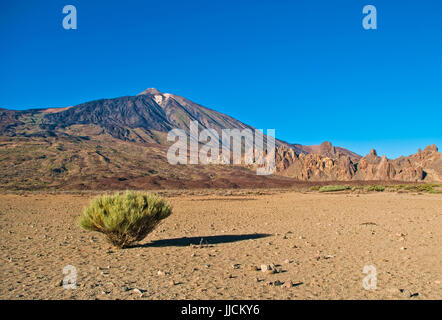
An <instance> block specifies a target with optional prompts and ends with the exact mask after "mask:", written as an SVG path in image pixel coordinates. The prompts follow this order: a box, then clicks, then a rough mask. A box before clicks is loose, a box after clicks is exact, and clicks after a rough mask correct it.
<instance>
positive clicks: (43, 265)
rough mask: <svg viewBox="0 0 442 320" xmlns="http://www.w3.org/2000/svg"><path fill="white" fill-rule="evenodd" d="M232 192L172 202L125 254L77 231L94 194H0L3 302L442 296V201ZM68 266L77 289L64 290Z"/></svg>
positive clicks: (421, 197)
mask: <svg viewBox="0 0 442 320" xmlns="http://www.w3.org/2000/svg"><path fill="white" fill-rule="evenodd" d="M235 192H237V194H234V193H233V194H232V193H227V194H226V193H225V192H224V193H222V192H221V193H219V192H218V193H216V192H212V193H211V192H210V191H208V192H206V194H205V195H198V194H187V195H186V194H182V195H173V193H172V194H171V195H169V196H168V197H167V198H168V199H169V200H170V201H171V203H172V204H173V207H174V212H173V214H172V215H171V216H170V217H169V218H168V219H166V220H165V221H164V222H163V223H162V224H161V225H160V226H159V227H158V228H157V229H156V230H155V231H154V232H153V233H152V234H150V235H149V236H148V237H147V238H146V239H145V240H144V241H143V242H141V243H140V245H138V246H135V247H132V248H128V249H124V250H120V249H114V248H112V247H111V246H110V245H109V244H107V242H106V241H105V240H104V239H103V237H102V235H101V234H97V233H90V232H86V231H83V230H81V229H80V228H79V227H78V226H77V225H76V217H77V216H78V215H79V214H80V213H81V211H82V208H83V207H84V206H86V205H87V204H88V203H89V200H90V199H91V197H92V195H80V194H77V195H75V194H44V193H39V194H23V195H14V194H4V195H0V226H1V230H0V232H1V234H0V239H1V240H0V241H1V279H0V297H1V298H2V299H441V298H442V250H441V249H442V195H437V194H435V195H433V194H415V193H400V194H397V193H370V194H360V195H356V194H351V193H347V194H336V193H335V194H319V193H301V192H294V191H290V190H285V191H268V192H261V194H259V193H258V192H242V193H241V192H239V191H235ZM201 239H202V240H201ZM200 244H201V245H200ZM263 264H264V265H270V264H275V265H276V268H277V269H278V271H279V272H278V273H273V274H269V273H265V272H262V271H259V270H256V269H259V268H260V267H261V265H263ZM66 265H72V266H74V267H75V268H76V270H77V285H78V287H77V288H76V289H74V290H67V289H64V288H63V286H61V282H62V280H63V277H64V276H65V275H64V274H63V268H64V267H65V266H66ZM366 265H372V266H375V267H376V271H377V288H376V289H375V290H365V289H364V288H363V285H362V283H363V279H364V277H366V276H367V274H364V273H363V268H364V266H366ZM254 267H257V268H254ZM159 271H160V272H159ZM289 281H292V283H293V284H294V285H293V286H290V287H289V286H287V284H288V283H290V282H289ZM275 284H278V285H275ZM284 284H285V285H284ZM134 289H138V290H139V291H138V290H134ZM140 292H141V294H140Z"/></svg>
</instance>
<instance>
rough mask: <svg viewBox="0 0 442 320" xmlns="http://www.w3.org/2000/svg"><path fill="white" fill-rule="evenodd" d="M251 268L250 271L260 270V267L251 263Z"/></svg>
mask: <svg viewBox="0 0 442 320" xmlns="http://www.w3.org/2000/svg"><path fill="white" fill-rule="evenodd" d="M249 270H250V271H258V270H259V268H258V267H257V266H254V265H251V266H249Z"/></svg>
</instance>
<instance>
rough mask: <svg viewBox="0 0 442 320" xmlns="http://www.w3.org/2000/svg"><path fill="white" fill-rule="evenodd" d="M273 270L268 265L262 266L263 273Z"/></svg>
mask: <svg viewBox="0 0 442 320" xmlns="http://www.w3.org/2000/svg"><path fill="white" fill-rule="evenodd" d="M271 269H272V268H271V267H270V266H269V265H267V264H262V265H261V271H262V272H267V271H268V270H271Z"/></svg>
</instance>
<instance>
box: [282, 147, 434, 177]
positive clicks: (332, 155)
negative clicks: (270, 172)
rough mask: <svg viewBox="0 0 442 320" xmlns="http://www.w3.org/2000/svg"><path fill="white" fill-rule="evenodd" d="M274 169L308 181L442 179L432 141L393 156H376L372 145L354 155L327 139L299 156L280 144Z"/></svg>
mask: <svg viewBox="0 0 442 320" xmlns="http://www.w3.org/2000/svg"><path fill="white" fill-rule="evenodd" d="M276 171H277V173H279V174H282V175H285V176H289V177H293V178H296V179H299V180H311V181H349V180H365V181H370V180H378V181H410V182H418V181H442V154H441V153H440V152H438V149H437V147H436V145H431V146H428V147H426V148H425V149H424V150H423V151H421V150H419V152H418V153H416V154H413V155H411V156H409V157H400V158H397V159H394V160H391V159H387V158H386V157H385V156H382V157H379V156H378V155H377V153H376V150H374V149H372V150H371V151H370V153H369V154H368V155H366V156H365V157H363V158H360V159H357V158H355V157H352V158H351V157H350V156H348V154H345V153H342V152H340V151H339V149H338V148H335V147H333V146H332V145H331V143H330V142H324V143H322V144H321V145H320V146H319V152H317V153H309V154H300V155H299V156H297V155H296V154H295V152H294V151H293V150H291V149H288V148H287V147H285V146H281V147H279V148H278V150H277V153H276Z"/></svg>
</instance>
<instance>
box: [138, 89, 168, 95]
mask: <svg viewBox="0 0 442 320" xmlns="http://www.w3.org/2000/svg"><path fill="white" fill-rule="evenodd" d="M142 94H162V93H161V92H160V91H159V90H158V89H155V88H147V89H146V90H144V91H143V92H141V93H139V94H138V95H142Z"/></svg>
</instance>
